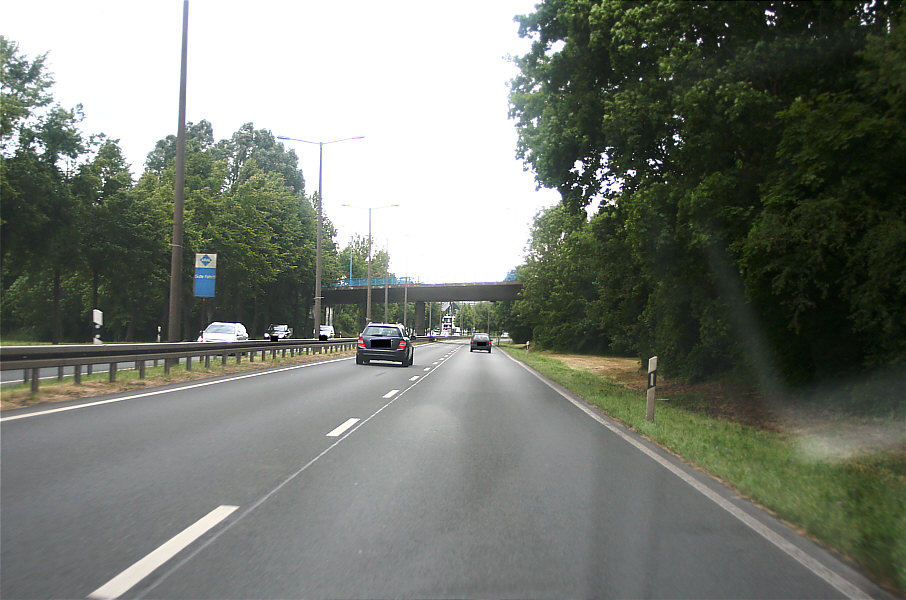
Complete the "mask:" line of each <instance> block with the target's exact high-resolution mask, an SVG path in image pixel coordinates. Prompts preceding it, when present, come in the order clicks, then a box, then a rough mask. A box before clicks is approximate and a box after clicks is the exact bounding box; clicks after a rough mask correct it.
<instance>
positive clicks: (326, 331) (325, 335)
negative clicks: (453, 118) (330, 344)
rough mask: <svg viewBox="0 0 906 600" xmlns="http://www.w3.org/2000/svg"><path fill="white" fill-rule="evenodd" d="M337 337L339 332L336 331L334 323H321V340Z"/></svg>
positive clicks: (319, 337) (319, 336)
mask: <svg viewBox="0 0 906 600" xmlns="http://www.w3.org/2000/svg"><path fill="white" fill-rule="evenodd" d="M335 337H337V333H336V332H335V331H334V329H333V325H321V332H320V334H319V335H318V339H319V340H322V341H323V340H329V339H331V338H335Z"/></svg>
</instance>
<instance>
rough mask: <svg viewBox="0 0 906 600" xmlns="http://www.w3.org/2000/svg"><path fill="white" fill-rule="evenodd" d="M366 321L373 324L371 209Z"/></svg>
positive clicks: (369, 212)
mask: <svg viewBox="0 0 906 600" xmlns="http://www.w3.org/2000/svg"><path fill="white" fill-rule="evenodd" d="M365 321H366V324H367V323H371V207H370V206H369V207H368V303H367V304H366V305H365Z"/></svg>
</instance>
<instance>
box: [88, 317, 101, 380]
mask: <svg viewBox="0 0 906 600" xmlns="http://www.w3.org/2000/svg"><path fill="white" fill-rule="evenodd" d="M91 320H92V322H93V323H94V336H93V340H92V341H93V343H95V344H102V343H103V342H101V326H102V325H103V324H104V313H103V312H101V311H100V310H98V309H96V308H95V309H94V310H92V311H91ZM89 375H90V373H89Z"/></svg>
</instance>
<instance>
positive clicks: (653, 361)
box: [645, 356, 657, 423]
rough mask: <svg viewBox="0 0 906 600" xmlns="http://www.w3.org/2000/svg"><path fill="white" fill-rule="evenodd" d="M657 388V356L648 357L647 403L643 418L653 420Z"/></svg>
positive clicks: (651, 421)
mask: <svg viewBox="0 0 906 600" xmlns="http://www.w3.org/2000/svg"><path fill="white" fill-rule="evenodd" d="M656 389H657V356H652V357H651V358H649V359H648V404H647V406H646V409H645V420H646V421H648V422H650V423H653V422H654V394H655V390H656Z"/></svg>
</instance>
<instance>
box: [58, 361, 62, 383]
mask: <svg viewBox="0 0 906 600" xmlns="http://www.w3.org/2000/svg"><path fill="white" fill-rule="evenodd" d="M57 381H63V367H62V365H61V366H59V367H57Z"/></svg>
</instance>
